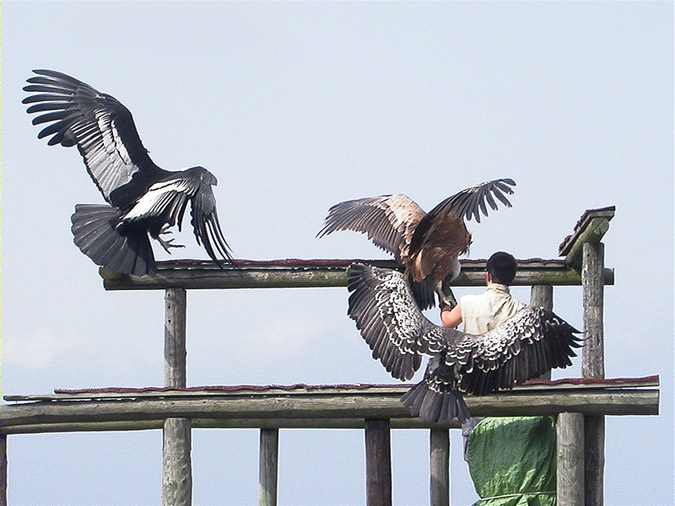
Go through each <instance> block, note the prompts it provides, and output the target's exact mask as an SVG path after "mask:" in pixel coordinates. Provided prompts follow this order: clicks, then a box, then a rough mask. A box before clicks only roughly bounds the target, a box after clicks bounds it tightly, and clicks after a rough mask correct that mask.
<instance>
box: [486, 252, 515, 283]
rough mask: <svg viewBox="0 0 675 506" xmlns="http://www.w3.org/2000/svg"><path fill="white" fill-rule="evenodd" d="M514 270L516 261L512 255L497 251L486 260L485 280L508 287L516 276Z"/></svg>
mask: <svg viewBox="0 0 675 506" xmlns="http://www.w3.org/2000/svg"><path fill="white" fill-rule="evenodd" d="M516 268H517V264H516V259H515V258H513V255H510V254H508V253H504V252H503V251H498V252H497V253H495V254H494V255H492V256H491V257H490V258H488V261H487V274H486V275H485V279H486V281H487V282H488V283H499V284H500V285H510V284H511V282H512V281H513V278H514V277H515V276H516Z"/></svg>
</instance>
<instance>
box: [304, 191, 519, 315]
mask: <svg viewBox="0 0 675 506" xmlns="http://www.w3.org/2000/svg"><path fill="white" fill-rule="evenodd" d="M515 184H516V183H515V181H513V180H512V179H495V180H494V181H488V182H485V183H482V184H479V185H477V186H473V187H471V188H467V189H466V190H462V191H461V192H459V193H457V194H455V195H453V196H451V197H448V198H447V199H445V200H444V201H442V202H441V203H440V204H438V205H437V206H436V207H434V208H433V209H432V210H431V211H429V212H428V213H425V212H424V211H423V210H422V208H421V207H420V206H418V205H417V204H416V203H415V202H414V201H413V200H411V199H410V198H408V197H407V196H405V195H400V194H399V195H382V196H380V197H371V198H363V199H357V200H349V201H346V202H341V203H339V204H336V205H334V206H333V207H331V208H330V209H329V210H328V216H327V217H326V222H325V224H324V227H323V228H322V229H321V230H320V231H319V233H318V234H317V237H323V236H325V235H327V234H330V233H332V232H335V231H336V230H353V231H355V232H362V233H364V234H366V235H367V236H368V238H369V239H371V240H372V241H373V242H374V243H375V245H376V246H378V247H380V248H382V249H383V250H385V251H388V252H389V253H392V254H393V255H394V257H395V258H396V261H397V262H399V263H400V264H401V265H403V266H404V267H405V271H406V273H407V275H408V278H409V281H410V283H411V286H412V289H413V292H414V295H415V300H416V301H417V303H418V305H419V306H420V308H422V309H428V308H430V307H432V306H433V305H434V291H435V292H436V294H437V296H438V302H439V305H442V304H448V305H450V306H454V305H455V304H456V301H455V300H454V296H453V295H452V292H451V291H449V290H448V293H447V294H446V293H444V290H443V284H444V282H445V283H450V282H452V281H453V280H454V279H456V278H457V276H458V275H459V273H460V270H461V266H460V263H459V256H460V255H463V254H465V253H466V252H467V251H468V249H469V245H470V244H471V234H470V233H469V231H468V230H467V228H466V224H465V222H464V220H465V219H466V220H471V219H472V218H475V220H476V221H477V222H479V223H480V218H481V213H482V214H483V215H484V216H487V213H488V211H487V207H488V205H489V206H490V207H491V208H492V209H493V210H497V207H498V206H497V202H496V200H499V201H500V202H502V204H504V205H505V206H507V207H511V203H510V202H509V200H508V199H507V198H506V195H510V194H512V193H513V190H512V188H511V187H512V186H515ZM495 199H496V200H495ZM446 278H447V279H446Z"/></svg>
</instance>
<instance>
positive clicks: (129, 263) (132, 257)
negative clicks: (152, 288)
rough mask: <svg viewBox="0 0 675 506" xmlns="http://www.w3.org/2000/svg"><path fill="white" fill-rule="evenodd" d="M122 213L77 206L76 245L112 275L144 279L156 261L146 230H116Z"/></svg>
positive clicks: (73, 217)
mask: <svg viewBox="0 0 675 506" xmlns="http://www.w3.org/2000/svg"><path fill="white" fill-rule="evenodd" d="M121 215H122V212H121V211H120V210H119V209H117V208H114V207H111V206H108V205H101V204H77V205H76V206H75V213H74V214H73V215H72V216H71V221H72V223H73V226H72V227H71V231H72V232H73V237H74V239H73V241H74V242H75V244H76V245H77V247H78V248H80V251H82V253H84V254H85V255H87V256H88V257H89V258H91V259H92V260H93V262H94V263H95V264H96V265H100V266H102V267H104V268H105V269H106V270H109V271H111V272H118V273H120V274H132V275H134V276H143V275H144V274H148V273H150V272H152V271H154V269H155V257H154V254H153V252H152V247H151V246H150V241H149V239H148V235H147V233H146V231H145V229H143V228H136V227H122V228H116V225H117V224H118V219H119V217H120V216H121Z"/></svg>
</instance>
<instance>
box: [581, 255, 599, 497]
mask: <svg viewBox="0 0 675 506" xmlns="http://www.w3.org/2000/svg"><path fill="white" fill-rule="evenodd" d="M604 256H605V251H604V245H603V244H602V243H601V242H597V243H596V242H586V243H584V245H583V258H582V269H581V284H582V286H583V292H584V337H585V338H586V341H585V342H584V347H583V348H582V360H581V362H582V364H581V374H582V376H583V377H584V378H604V377H605V350H604V335H603V333H604V328H603V306H604V300H603V298H604V286H603V280H602V271H603V268H604ZM584 426H585V433H586V436H585V473H586V474H585V481H584V483H585V487H586V504H587V505H588V506H603V504H604V490H603V488H604V471H605V418H604V417H603V416H587V417H586V418H585V420H584Z"/></svg>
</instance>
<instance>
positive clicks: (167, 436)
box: [162, 418, 192, 506]
mask: <svg viewBox="0 0 675 506" xmlns="http://www.w3.org/2000/svg"><path fill="white" fill-rule="evenodd" d="M162 436H163V437H162V443H163V444H162V463H163V466H162V469H163V472H162V505H163V506H189V505H191V504H192V460H191V457H190V454H191V451H192V435H191V421H190V420H189V419H186V418H167V419H166V420H164V424H163V430H162Z"/></svg>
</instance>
